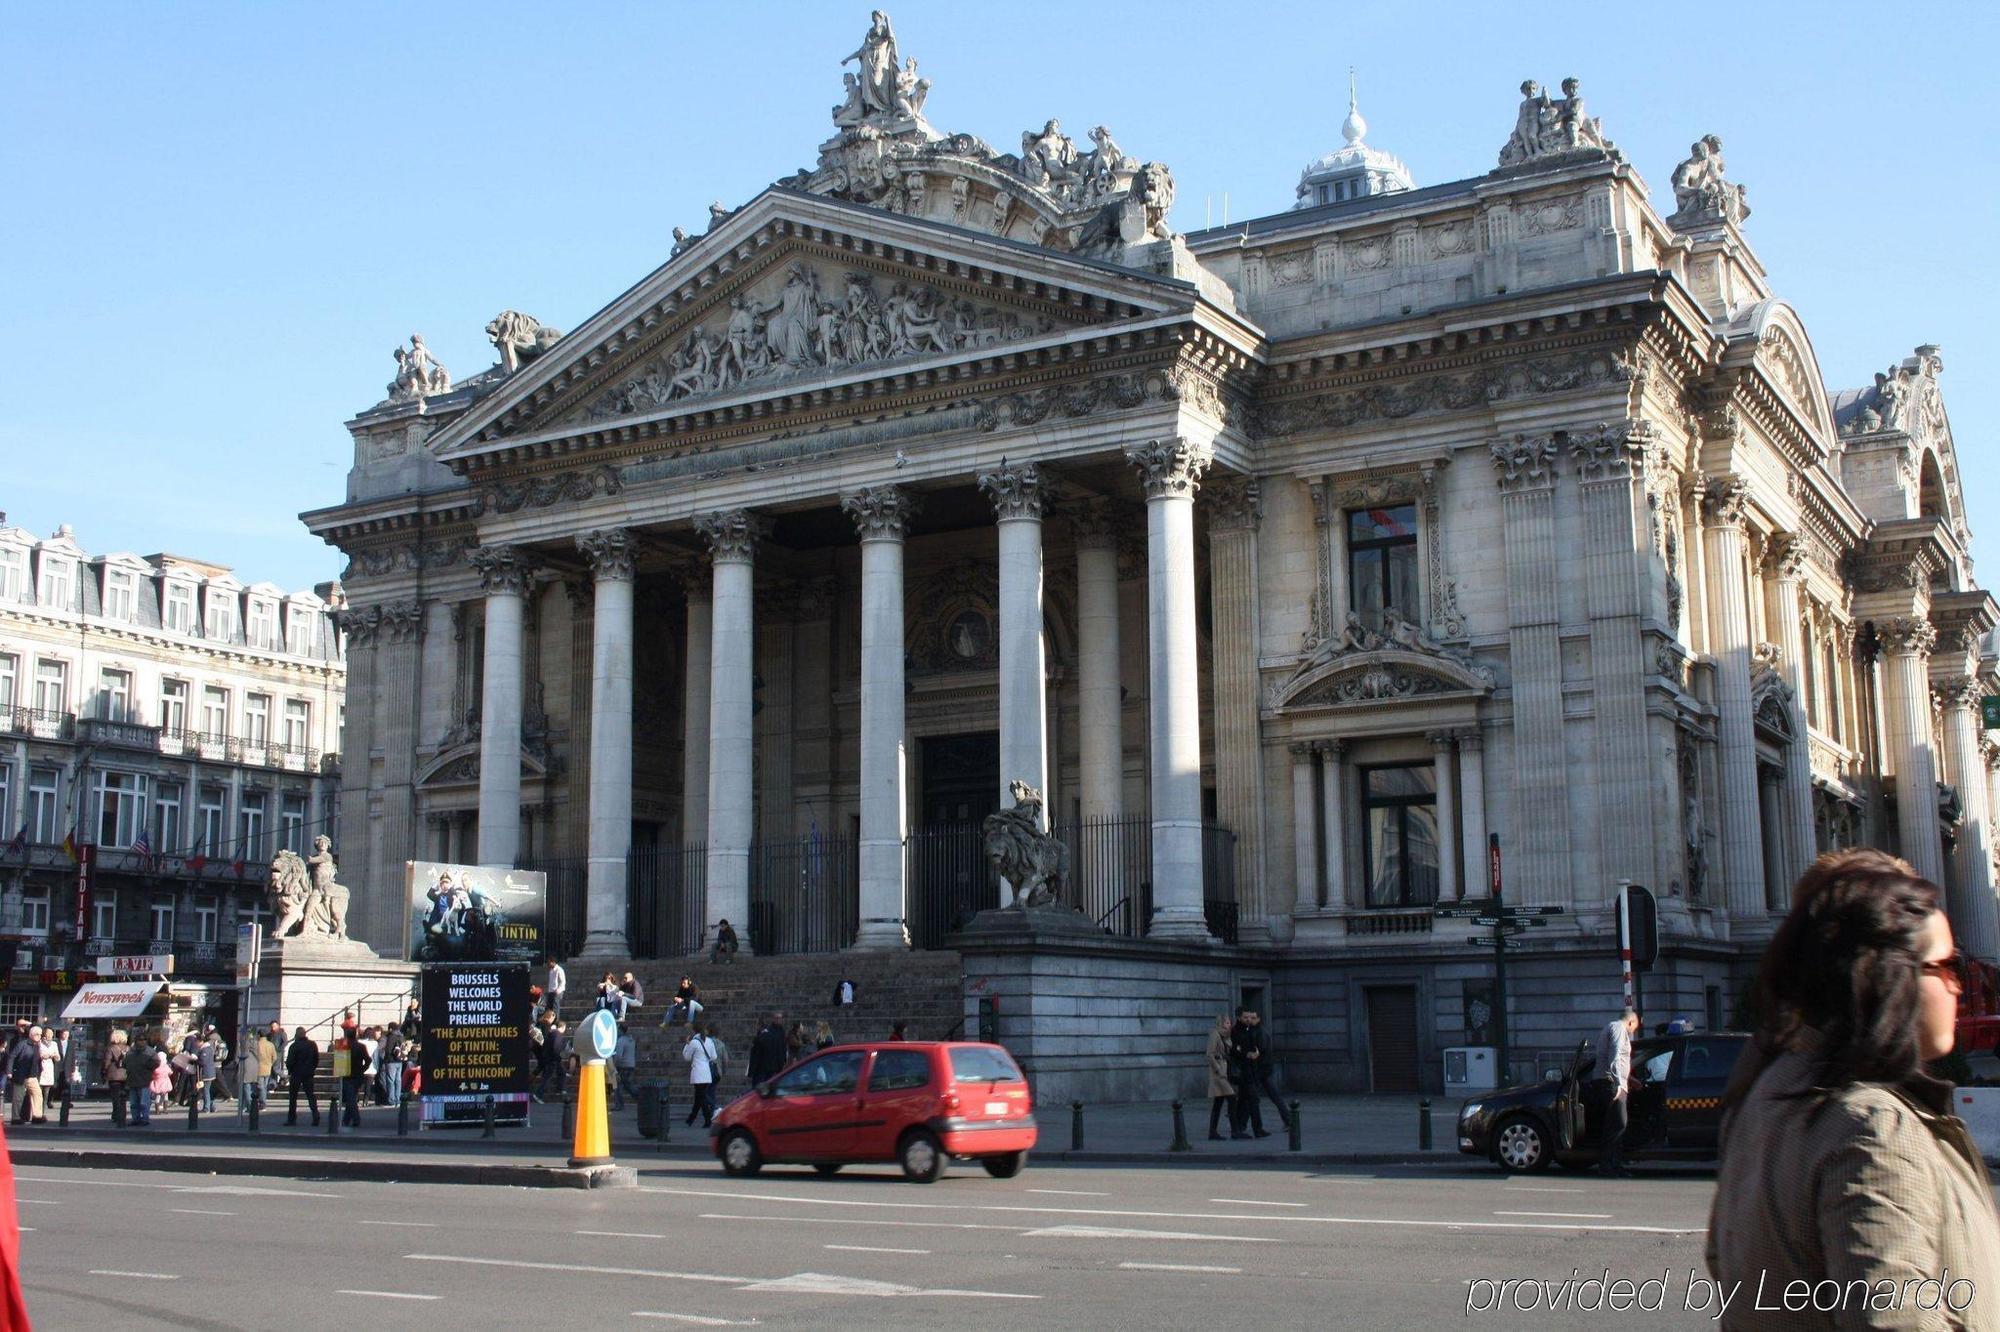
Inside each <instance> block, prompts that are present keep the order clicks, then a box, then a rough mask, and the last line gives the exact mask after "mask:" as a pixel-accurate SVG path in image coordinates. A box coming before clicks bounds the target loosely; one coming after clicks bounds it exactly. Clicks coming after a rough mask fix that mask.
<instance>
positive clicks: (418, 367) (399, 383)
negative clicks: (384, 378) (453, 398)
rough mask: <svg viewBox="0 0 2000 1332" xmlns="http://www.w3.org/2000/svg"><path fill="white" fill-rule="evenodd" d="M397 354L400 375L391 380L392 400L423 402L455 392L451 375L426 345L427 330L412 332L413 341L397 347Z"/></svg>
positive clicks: (411, 339)
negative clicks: (452, 389)
mask: <svg viewBox="0 0 2000 1332" xmlns="http://www.w3.org/2000/svg"><path fill="white" fill-rule="evenodd" d="M394 355H395V358H396V377H395V378H394V379H392V380H391V381H389V401H391V402H414V403H416V404H418V405H419V406H422V404H423V401H424V399H425V398H433V397H436V396H437V395H438V394H440V393H449V392H451V375H450V374H449V373H448V372H447V371H446V370H445V368H444V367H443V366H442V365H440V364H438V360H437V358H436V357H434V356H432V355H431V349H430V348H429V347H426V346H425V345H424V335H423V334H421V333H412V334H410V345H409V346H408V347H397V348H396V350H395V352H394Z"/></svg>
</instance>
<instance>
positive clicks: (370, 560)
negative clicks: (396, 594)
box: [341, 537, 473, 580]
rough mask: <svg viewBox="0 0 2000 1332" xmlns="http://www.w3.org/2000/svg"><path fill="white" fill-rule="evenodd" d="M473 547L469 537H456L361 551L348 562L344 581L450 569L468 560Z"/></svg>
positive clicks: (343, 576)
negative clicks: (468, 553) (466, 558)
mask: <svg viewBox="0 0 2000 1332" xmlns="http://www.w3.org/2000/svg"><path fill="white" fill-rule="evenodd" d="M472 544H473V543H472V540H471V539H470V538H468V537H453V538H449V539H440V540H436V541H417V542H412V543H411V544H409V545H407V546H393V547H389V548H387V549H380V550H358V551H356V552H355V553H354V557H353V558H352V559H350V560H349V561H348V563H347V568H346V570H345V571H343V572H342V574H341V578H342V579H343V580H348V579H352V578H355V577H357V576H365V577H368V578H381V577H385V576H386V575H388V574H392V573H416V572H418V571H420V570H431V569H448V568H450V567H451V566H452V565H454V564H457V563H458V562H459V561H460V560H461V559H464V558H465V552H466V551H467V550H469V549H471V548H472Z"/></svg>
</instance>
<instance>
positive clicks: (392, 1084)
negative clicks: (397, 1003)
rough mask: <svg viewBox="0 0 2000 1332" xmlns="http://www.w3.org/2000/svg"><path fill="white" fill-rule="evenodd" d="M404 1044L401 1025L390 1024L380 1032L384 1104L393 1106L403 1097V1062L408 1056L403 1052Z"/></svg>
mask: <svg viewBox="0 0 2000 1332" xmlns="http://www.w3.org/2000/svg"><path fill="white" fill-rule="evenodd" d="M406 1044H407V1043H406V1042H405V1041H404V1039H403V1029H402V1028H401V1027H396V1026H391V1027H390V1028H389V1029H388V1030H387V1031H385V1032H383V1033H382V1044H381V1051H380V1053H381V1059H382V1076H381V1084H382V1104H384V1105H386V1106H390V1107H394V1106H395V1105H396V1104H397V1103H398V1102H400V1101H401V1100H402V1099H403V1064H404V1061H405V1060H406V1059H407V1058H408V1056H407V1055H406V1054H405V1052H404V1051H405V1046H406Z"/></svg>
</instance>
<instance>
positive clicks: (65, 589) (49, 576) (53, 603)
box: [35, 555, 76, 610]
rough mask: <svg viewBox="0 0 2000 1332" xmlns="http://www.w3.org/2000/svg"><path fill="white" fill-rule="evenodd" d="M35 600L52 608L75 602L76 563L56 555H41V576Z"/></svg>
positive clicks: (67, 606) (63, 608) (59, 607)
mask: <svg viewBox="0 0 2000 1332" xmlns="http://www.w3.org/2000/svg"><path fill="white" fill-rule="evenodd" d="M35 600H36V601H37V602H39V603H40V604H41V605H43V606H47V607H49V608H51V609H53V610H68V609H70V607H72V606H74V605H75V604H76V563H75V561H73V560H69V559H65V558H63V557H61V556H58V555H44V556H42V577H41V583H40V586H38V587H37V588H36V589H35Z"/></svg>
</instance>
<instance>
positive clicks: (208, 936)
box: [194, 897, 219, 944]
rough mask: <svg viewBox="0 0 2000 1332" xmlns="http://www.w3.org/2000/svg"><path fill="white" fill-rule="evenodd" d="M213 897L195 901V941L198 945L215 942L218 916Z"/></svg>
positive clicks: (198, 898) (199, 898)
mask: <svg viewBox="0 0 2000 1332" xmlns="http://www.w3.org/2000/svg"><path fill="white" fill-rule="evenodd" d="M218 914H219V913H218V910H217V906H216V901H215V899H214V898H213V897H197V898H195V899H194V941H195V942H196V943H210V944H212V943H214V942H215V921H216V916H217V915H218Z"/></svg>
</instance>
